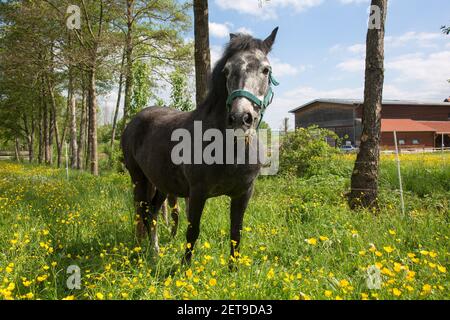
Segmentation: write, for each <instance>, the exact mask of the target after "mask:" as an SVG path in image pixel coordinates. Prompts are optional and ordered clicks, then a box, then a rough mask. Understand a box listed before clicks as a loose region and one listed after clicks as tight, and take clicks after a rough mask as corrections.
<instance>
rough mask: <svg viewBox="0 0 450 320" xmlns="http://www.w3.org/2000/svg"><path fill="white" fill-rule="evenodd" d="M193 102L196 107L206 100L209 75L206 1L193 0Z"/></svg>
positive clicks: (209, 60) (209, 59)
mask: <svg viewBox="0 0 450 320" xmlns="http://www.w3.org/2000/svg"><path fill="white" fill-rule="evenodd" d="M194 36H195V89H196V90H195V100H196V103H197V107H198V106H199V105H200V104H201V103H202V102H203V100H204V99H205V98H206V95H207V92H208V78H209V75H210V73H211V54H210V51H209V25H208V1H207V0H194Z"/></svg>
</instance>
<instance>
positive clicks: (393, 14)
mask: <svg viewBox="0 0 450 320" xmlns="http://www.w3.org/2000/svg"><path fill="white" fill-rule="evenodd" d="M259 2H260V1H259V0H241V1H236V0H210V1H209V19H210V45H211V55H212V59H213V62H214V61H215V60H216V59H217V58H218V57H220V54H221V49H222V48H223V46H224V45H225V43H226V42H227V41H228V37H229V36H228V34H229V32H238V31H244V32H248V33H251V34H252V35H254V36H255V37H258V38H264V37H266V36H267V35H268V34H269V33H270V32H271V31H272V29H273V28H274V27H276V26H279V27H280V29H279V32H278V36H277V40H276V43H275V45H274V47H273V51H272V53H271V54H270V57H269V59H270V61H271V64H272V66H273V70H274V75H275V77H276V78H277V79H278V80H279V81H280V82H281V85H280V86H279V87H277V88H276V93H275V98H274V102H273V104H272V105H271V106H270V107H269V109H268V111H267V112H266V116H265V117H266V119H265V120H266V121H267V122H268V123H269V124H270V126H271V127H272V128H273V129H275V130H276V129H279V127H280V125H281V121H282V119H283V118H284V117H286V116H289V117H290V118H291V119H293V117H292V115H289V114H288V111H289V110H291V109H293V108H295V107H297V106H299V105H301V104H303V103H305V102H307V101H309V100H312V99H316V98H325V97H326V98H331V97H334V98H362V95H363V84H364V56H365V37H366V31H367V17H368V6H369V1H368V0H269V1H264V0H263V1H262V6H260V5H259ZM449 12H450V1H448V0H429V1H423V0H390V1H389V7H388V17H387V26H386V57H385V59H386V60H385V63H386V65H385V67H386V74H385V77H386V78H385V90H384V98H385V99H407V100H424V101H443V100H444V98H446V97H448V96H450V84H449V83H447V82H446V79H449V78H450V36H446V35H443V34H442V33H441V32H440V26H441V25H443V24H447V25H448V24H450V18H449V15H448V13H449ZM290 124H291V126H293V121H292V120H291V122H290Z"/></svg>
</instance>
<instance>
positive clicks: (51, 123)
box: [48, 107, 55, 165]
mask: <svg viewBox="0 0 450 320" xmlns="http://www.w3.org/2000/svg"><path fill="white" fill-rule="evenodd" d="M54 119H55V118H54V117H53V109H52V108H51V107H50V108H48V122H49V126H48V154H49V159H48V164H50V165H52V164H53V132H54V127H55V123H54V121H53V120H54Z"/></svg>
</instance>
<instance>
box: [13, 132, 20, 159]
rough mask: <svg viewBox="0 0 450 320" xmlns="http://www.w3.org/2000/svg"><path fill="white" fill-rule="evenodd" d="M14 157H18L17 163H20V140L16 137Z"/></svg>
mask: <svg viewBox="0 0 450 320" xmlns="http://www.w3.org/2000/svg"><path fill="white" fill-rule="evenodd" d="M14 155H15V157H16V161H17V162H20V145H19V138H17V137H15V139H14Z"/></svg>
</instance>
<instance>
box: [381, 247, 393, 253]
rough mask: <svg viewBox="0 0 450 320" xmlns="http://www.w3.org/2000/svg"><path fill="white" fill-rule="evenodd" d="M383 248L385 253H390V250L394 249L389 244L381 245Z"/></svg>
mask: <svg viewBox="0 0 450 320" xmlns="http://www.w3.org/2000/svg"><path fill="white" fill-rule="evenodd" d="M383 250H384V251H386V252H387V253H391V252H392V251H394V248H392V247H391V246H387V247H383Z"/></svg>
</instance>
